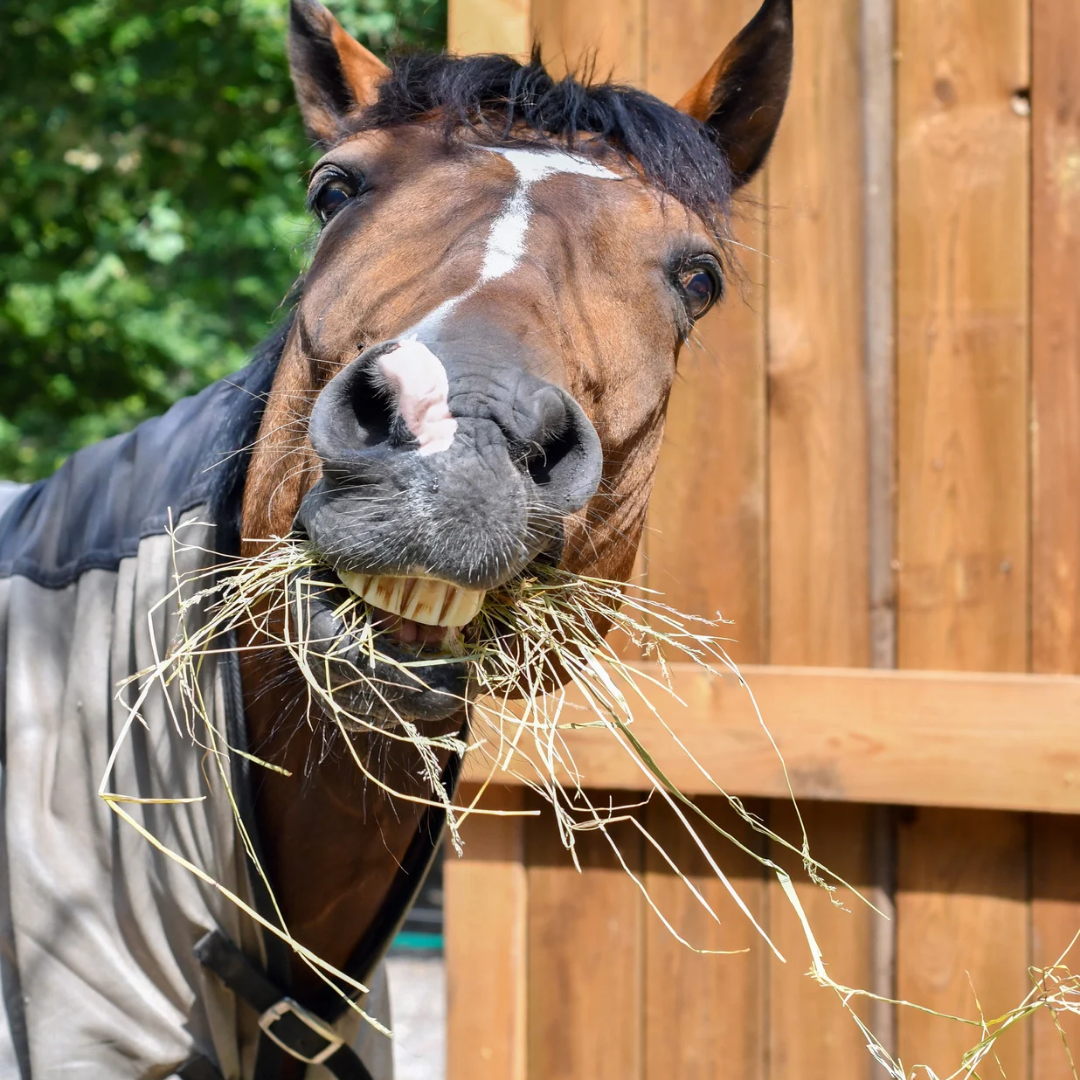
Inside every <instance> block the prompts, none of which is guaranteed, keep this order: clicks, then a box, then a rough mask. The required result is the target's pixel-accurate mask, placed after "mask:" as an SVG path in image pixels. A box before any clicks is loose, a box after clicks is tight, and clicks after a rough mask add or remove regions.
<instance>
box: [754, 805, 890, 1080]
mask: <svg viewBox="0 0 1080 1080" xmlns="http://www.w3.org/2000/svg"><path fill="white" fill-rule="evenodd" d="M800 809H801V811H802V814H803V820H804V821H805V823H806V832H807V836H808V837H809V840H810V851H811V853H812V854H813V855H814V857H815V858H817V859H818V860H819V861H820V862H822V863H824V864H825V865H826V866H828V867H829V868H830V869H831V870H834V871H835V872H836V873H837V874H839V875H841V876H842V877H843V878H844V879H845V880H847V881H848V882H850V883H851V884H852V885H854V886H855V887H856V888H857V889H860V890H865V889H866V887H867V885H868V883H869V882H870V880H871V874H872V867H871V847H870V840H871V815H870V810H869V808H868V807H865V806H842V805H839V804H836V803H804V804H803V805H802V806H801V807H800ZM769 824H770V827H771V828H772V829H773V831H774V832H776V833H778V834H779V835H780V836H783V837H784V838H785V839H786V840H788V841H789V842H790V843H792V844H794V845H795V846H796V847H799V846H800V845H801V843H802V837H801V835H800V832H799V828H798V822H797V820H796V818H795V812H794V808H793V807H792V805H791V803H790V802H787V803H785V802H780V801H777V802H774V803H772V804H771V812H770V819H769ZM770 854H771V855H772V858H773V859H774V860H775V861H776V862H778V863H780V864H781V865H783V866H786V867H787V868H788V871H789V872H790V873H791V875H792V879H793V881H794V882H795V891H796V893H797V895H798V897H799V902H800V903H801V904H802V906H803V910H804V911H805V912H806V916H807V919H808V920H809V922H810V925H811V926H812V927H813V930H814V937H815V938H816V940H817V942H818V945H819V946H820V947H821V950H822V954H823V955H824V958H825V961H826V963H827V964H828V970H829V974H830V975H831V976H832V978H834V979H835V980H836V981H837V982H839V983H841V984H842V985H846V986H850V987H865V986H869V985H870V984H871V982H872V979H873V971H872V961H873V954H872V950H871V921H872V920H873V919H877V916H875V915H874V914H873V912H871V911H870V909H869V908H868V907H866V905H865V904H863V903H862V902H861V901H860V900H859V899H858V898H857V897H855V896H853V895H852V894H851V893H850V892H847V891H846V890H844V891H842V892H841V893H839V894H838V895H837V898H838V899H840V900H841V902H842V903H843V905H844V907H843V908H840V907H837V906H836V905H835V904H834V903H833V901H832V899H831V898H830V894H829V893H827V892H826V891H825V890H824V889H822V888H821V887H820V886H818V885H815V884H813V883H812V882H810V881H808V880H806V875H805V874H804V873H803V872H802V868H801V861H800V860H799V858H798V857H797V856H793V855H792V853H791V852H788V851H783V850H781V849H779V848H778V846H777V845H775V844H774V845H773V847H772V850H771V852H770ZM769 894H770V895H769V934H770V935H771V937H772V939H773V941H774V942H775V943H776V945H777V947H778V948H779V949H780V951H781V952H782V953H783V955H784V957H785V959H786V960H787V963H786V964H780V963H777V962H774V963H773V964H772V966H771V968H770V985H769V1020H770V1022H769V1034H770V1046H769V1063H770V1064H769V1068H770V1075H771V1076H773V1077H783V1080H835V1078H836V1077H841V1076H842V1077H844V1078H845V1080H856V1078H865V1080H871V1078H874V1080H876V1078H877V1077H878V1076H880V1069H879V1068H878V1066H876V1065H874V1064H873V1062H872V1061H871V1059H870V1055H869V1054H868V1053H867V1050H866V1040H865V1039H864V1037H863V1035H862V1032H861V1031H860V1030H859V1028H858V1026H857V1025H856V1023H855V1021H854V1020H853V1019H852V1017H851V1016H850V1015H849V1014H848V1013H847V1012H846V1011H845V1010H844V1009H843V1008H842V1007H841V1005H840V1002H839V1000H838V999H837V997H836V994H835V993H834V991H832V990H830V989H828V988H826V987H822V986H819V985H818V984H817V983H815V982H813V981H812V980H811V979H810V977H809V976H808V975H807V974H806V973H807V971H808V970H809V968H810V950H809V947H808V946H807V944H806V938H805V935H804V934H803V931H802V927H801V924H800V922H799V918H798V915H797V913H796V912H795V910H794V908H792V906H791V904H790V903H789V902H788V900H787V899H786V897H785V896H784V893H783V891H782V889H781V888H780V885H779V883H778V882H777V881H776V880H775V878H774V880H773V881H772V882H771V883H770V885H769ZM856 1007H857V1011H858V1013H859V1015H860V1017H861V1019H863V1020H864V1021H866V1020H867V1019H868V1018H869V1005H868V1003H867V1002H866V1001H865V1000H864V1001H862V1002H860V1003H858V1005H857V1006H856Z"/></svg>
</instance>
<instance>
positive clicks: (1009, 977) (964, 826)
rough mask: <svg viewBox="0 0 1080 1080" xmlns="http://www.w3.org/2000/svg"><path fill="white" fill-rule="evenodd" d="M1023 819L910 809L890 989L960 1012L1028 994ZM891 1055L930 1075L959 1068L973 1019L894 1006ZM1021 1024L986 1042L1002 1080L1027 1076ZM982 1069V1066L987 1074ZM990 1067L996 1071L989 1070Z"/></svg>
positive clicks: (903, 835) (1006, 1004) (968, 1014)
mask: <svg viewBox="0 0 1080 1080" xmlns="http://www.w3.org/2000/svg"><path fill="white" fill-rule="evenodd" d="M1027 840H1028V832H1027V820H1026V818H1025V816H1024V815H1023V814H1013V813H1007V812H1004V811H993V810H940V809H933V808H931V809H918V810H911V811H909V812H907V815H906V817H905V818H904V819H903V820H902V821H901V823H900V825H899V840H898V848H899V855H898V864H899V865H898V871H897V894H896V911H897V993H898V995H899V997H900V998H901V999H904V1000H906V1001H911V1002H914V1003H915V1004H917V1005H922V1006H925V1007H927V1008H930V1009H935V1010H937V1011H939V1012H944V1013H950V1014H952V1015H954V1016H961V1017H965V1018H968V1019H970V1020H976V1021H977V1020H978V1019H979V1007H980V1006H981V1008H982V1012H983V1014H984V1015H985V1016H987V1017H989V1018H993V1017H996V1016H1000V1015H1001V1014H1002V1013H1004V1012H1006V1011H1007V1010H1009V1009H1013V1008H1015V1007H1016V1006H1017V1005H1019V1004H1020V1002H1021V1001H1022V1000H1023V998H1024V996H1025V994H1026V993H1027V992H1028V989H1029V984H1028V978H1027V966H1028V907H1027V891H1028V880H1027ZM897 1035H898V1045H899V1051H900V1055H901V1058H902V1059H903V1062H904V1065H905V1067H906V1068H907V1069H908V1070H910V1069H911V1068H912V1067H913V1066H915V1065H917V1064H923V1065H929V1066H931V1067H932V1068H933V1069H934V1070H935V1071H936V1072H937V1074H938V1075H939V1076H949V1075H951V1074H952V1073H953V1072H954V1071H955V1070H956V1069H959V1068H960V1063H961V1059H962V1057H963V1055H964V1054H965V1053H966V1052H967V1051H968V1050H969V1049H971V1047H973V1046H974V1045H975V1044H976V1043H978V1042H979V1041H980V1040H981V1038H982V1035H981V1032H980V1030H979V1028H978V1027H977V1026H975V1027H971V1026H966V1025H964V1024H960V1023H957V1022H956V1021H955V1020H948V1019H942V1018H939V1017H934V1016H930V1015H928V1014H926V1013H923V1012H918V1011H916V1010H915V1009H905V1008H901V1009H899V1010H898V1017H897ZM1029 1039H1030V1025H1027V1024H1019V1025H1017V1026H1016V1027H1015V1028H1013V1029H1012V1030H1011V1031H1009V1032H1007V1033H1006V1035H1005V1036H1003V1038H1002V1039H1001V1041H1000V1042H999V1043H998V1045H997V1047H996V1051H997V1055H998V1057H999V1058H1000V1060H1001V1063H1002V1066H1003V1068H1004V1071H1005V1075H1006V1076H1007V1077H1009V1080H1025V1078H1028V1077H1029V1073H1028V1062H1029V1054H1030V1051H1029ZM987 1075H989V1073H988V1074H987ZM995 1075H997V1074H996V1072H995Z"/></svg>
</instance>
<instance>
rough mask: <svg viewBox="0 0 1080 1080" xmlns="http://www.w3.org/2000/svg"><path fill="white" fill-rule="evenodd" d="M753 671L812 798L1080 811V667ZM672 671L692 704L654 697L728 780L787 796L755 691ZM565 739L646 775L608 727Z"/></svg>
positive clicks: (685, 765)
mask: <svg viewBox="0 0 1080 1080" xmlns="http://www.w3.org/2000/svg"><path fill="white" fill-rule="evenodd" d="M643 666H644V667H645V670H647V671H649V672H650V673H651V674H652V675H653V677H655V678H659V677H660V672H659V671H658V670H657V669H656V668H650V667H648V666H647V665H643ZM744 675H745V677H746V679H747V681H748V683H749V685H750V686H751V687H752V688H753V691H754V694H755V696H756V698H757V701H758V703H759V705H760V708H761V712H762V715H763V717H764V718H765V721H766V723H767V724H768V726H769V730H770V731H771V732H772V734H773V736H774V737H775V739H776V742H777V744H778V745H779V747H780V749H781V751H782V752H783V754H784V758H785V760H786V762H787V768H788V774H789V776H790V778H791V783H792V787H793V788H794V790H795V794H796V795H797V796H799V797H801V798H811V799H836V800H842V801H845V802H871V803H907V804H917V805H926V806H971V807H989V808H995V807H996V808H1000V809H1015V810H1046V811H1052V812H1060V813H1078V812H1080V742H1078V740H1077V738H1076V724H1077V720H1076V718H1077V717H1078V716H1080V677H1077V676H1066V675H1058V676H1055V675H1009V674H1000V675H998V674H988V675H975V674H965V673H935V672H907V671H870V670H857V669H853V670H829V669H821V668H817V669H815V668H790V669H785V668H774V667H768V666H765V667H751V668H747V669H744ZM672 676H673V685H674V688H675V690H676V692H677V693H678V695H679V697H680V698H681V699H682V700H683V701H684V702H685V703H686V706H685V708H684V707H683V706H682V705H680V704H679V703H678V702H677V701H675V700H674V699H672V698H671V697H670V696H669V695H668V694H667V693H666V692H665V691H662V690H659V689H652V690H648V691H647V692H648V694H649V697H650V699H651V700H652V701H653V702H654V703H655V705H656V707H657V708H658V709H659V710H661V711H662V714H663V716H664V718H665V720H666V721H667V723H668V724H670V725H671V727H672V728H673V729H674V730H675V731H676V732H677V733H678V734H679V736H680V738H681V739H682V740H683V741H684V743H685V744H686V745H687V746H688V747H689V748H690V750H691V751H692V752H693V754H694V755H695V757H697V758H698V760H699V761H700V762H702V763H703V764H704V765H705V766H706V768H707V769H708V770H709V771H710V773H711V774H712V775H713V777H714V778H715V779H716V781H717V782H718V783H720V784H721V785H723V786H724V788H725V789H726V790H729V791H732V792H736V793H738V794H741V795H759V796H765V797H783V796H785V795H786V793H787V789H786V786H785V783H784V774H783V770H782V769H781V767H780V765H779V763H778V762H777V759H776V755H775V752H774V751H773V749H772V746H771V745H770V743H769V741H768V739H767V737H766V736H765V734H764V732H763V731H762V729H761V727H760V725H759V723H758V719H757V716H756V714H755V713H754V710H753V708H752V707H751V704H750V700H749V697H748V696H747V694H746V691H745V690H743V689H741V688H740V687H739V686H738V684H737V682H736V681H735V680H734V679H733V678H731V677H727V678H723V679H721V678H719V677H718V676H713V675H710V674H708V673H705V672H703V671H701V670H700V669H699V668H697V667H695V666H692V665H675V666H674V667H673V670H672ZM577 707H579V708H580V704H579V705H578V706H577ZM570 708H571V711H569V712H567V713H566V714H565V716H566V717H567V718H569V717H570V716H573V715H575V714H574V711H573V708H574V707H573V706H570ZM635 731H636V732H637V733H638V737H639V738H640V739H641V741H642V742H643V743H644V744H645V745H646V746H647V747H648V748H649V750H650V752H651V753H652V754H653V755H654V757H655V758H656V760H657V762H658V764H659V767H660V768H661V769H662V770H663V771H664V772H665V773H666V775H668V776H669V777H670V778H671V779H672V781H673V782H674V783H675V784H677V785H678V786H679V788H680V789H681V790H682V791H684V792H686V793H687V794H691V795H694V794H708V793H710V791H712V790H713V789H711V788H710V787H709V786H708V784H707V783H706V782H705V781H704V780H703V779H702V777H701V774H700V773H699V772H698V771H697V770H696V769H695V768H694V767H693V766H692V765H691V764H690V763H689V761H688V759H687V757H686V755H685V754H684V753H683V752H682V751H680V750H679V749H678V748H677V747H676V746H675V744H674V742H673V741H672V739H671V737H670V736H668V735H666V734H665V733H664V732H663V731H662V729H661V728H660V727H659V725H658V723H657V721H656V720H655V719H651V718H650V716H649V715H648V713H647V712H646V711H645V710H644V708H642V709H641V710H640V711H639V714H638V717H637V719H636V722H635ZM566 739H567V743H568V745H569V746H570V747H571V749H572V752H573V754H574V758H575V760H576V762H577V765H578V767H579V768H580V769H581V771H582V773H583V775H584V776H585V779H586V782H587V783H589V784H591V785H597V786H620V787H625V788H639V789H640V788H643V787H644V786H645V784H644V781H643V779H642V774H641V771H640V769H639V768H638V767H637V766H636V765H635V764H634V762H633V760H632V759H631V758H630V756H629V755H628V754H625V753H624V752H623V751H622V750H620V749H618V747H616V746H615V744H614V742H613V740H612V739H611V737H610V736H609V735H608V734H607V733H606V732H604V731H602V730H598V729H595V728H593V729H584V730H577V731H568V732H567V733H566ZM478 767H479V766H472V768H478ZM472 775H475V773H473V774H472Z"/></svg>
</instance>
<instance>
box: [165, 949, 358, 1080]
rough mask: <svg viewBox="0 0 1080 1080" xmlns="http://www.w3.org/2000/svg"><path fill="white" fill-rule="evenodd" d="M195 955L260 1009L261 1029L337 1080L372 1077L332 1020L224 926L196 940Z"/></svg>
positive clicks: (284, 1048) (235, 990) (230, 987)
mask: <svg viewBox="0 0 1080 1080" xmlns="http://www.w3.org/2000/svg"><path fill="white" fill-rule="evenodd" d="M195 956H196V958H197V959H198V961H199V963H201V964H202V965H203V966H204V967H207V968H209V969H210V970H211V971H212V972H213V973H214V974H215V975H216V976H217V977H218V978H219V979H220V980H221V981H222V982H223V983H224V984H225V985H226V986H227V987H228V988H229V989H230V990H231V991H232V992H233V993H234V994H235V995H236V996H237V997H238V998H240V1000H241V1001H244V1002H246V1003H247V1004H248V1005H250V1006H251V1007H252V1008H253V1009H254V1010H255V1011H256V1012H257V1013H258V1014H259V1027H260V1029H261V1030H262V1032H263V1034H264V1035H265V1036H266V1037H267V1038H268V1039H270V1040H271V1042H274V1043H277V1045H278V1046H280V1047H281V1049H282V1050H284V1051H285V1052H286V1053H287V1054H289V1055H291V1056H292V1057H294V1058H296V1059H297V1060H298V1061H303V1062H306V1063H307V1064H309V1065H322V1067H323V1068H324V1069H328V1070H329V1071H330V1073H331V1074H332V1075H333V1076H335V1077H336V1078H337V1080H373V1078H372V1075H371V1073H370V1072H368V1069H367V1066H366V1065H365V1064H364V1063H363V1062H362V1061H361V1060H360V1058H359V1057H358V1056H357V1054H356V1051H355V1050H353V1048H352V1047H351V1046H349V1045H348V1044H347V1043H346V1042H345V1041H344V1040H343V1039H342V1038H341V1036H340V1035H338V1033H337V1032H336V1031H335V1030H334V1029H333V1027H332V1026H331V1025H330V1024H328V1023H327V1022H326V1021H325V1020H323V1019H321V1018H320V1017H318V1016H316V1015H315V1014H314V1013H312V1012H311V1011H310V1010H308V1009H305V1008H304V1007H303V1006H302V1005H300V1004H299V1003H298V1002H296V1001H294V1000H293V999H292V998H291V997H287V996H285V995H284V994H282V993H281V991H280V990H279V989H278V988H277V987H276V986H275V985H274V984H273V983H272V982H271V981H270V980H269V979H268V978H267V977H266V976H265V975H264V974H263V973H262V972H261V971H259V970H258V969H257V968H256V967H255V966H254V965H253V964H252V963H251V962H250V961H249V960H248V958H247V957H246V956H245V955H244V954H243V953H242V952H241V951H240V950H239V949H238V948H237V947H236V946H235V945H234V944H233V943H232V942H231V941H230V940H229V939H228V938H227V937H226V936H225V935H224V934H223V933H222V932H221V931H220V930H211V931H210V933H209V934H207V935H206V936H205V937H204V938H202V939H201V940H200V941H199V942H198V943H197V944H196V946H195ZM185 1080H186V1078H185ZM191 1080H196V1077H195V1076H192V1077H191Z"/></svg>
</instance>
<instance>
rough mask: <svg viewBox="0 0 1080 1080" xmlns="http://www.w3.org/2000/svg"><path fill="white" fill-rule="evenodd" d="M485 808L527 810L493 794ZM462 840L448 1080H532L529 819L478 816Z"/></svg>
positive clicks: (448, 932)
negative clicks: (528, 1048)
mask: <svg viewBox="0 0 1080 1080" xmlns="http://www.w3.org/2000/svg"><path fill="white" fill-rule="evenodd" d="M472 794H473V789H471V788H470V789H463V790H462V792H461V793H460V795H459V800H458V801H459V802H460V803H463V804H465V805H467V800H469V799H471V797H472ZM482 805H483V807H484V808H485V809H492V810H509V811H514V810H521V809H522V808H523V807H524V790H523V789H514V788H496V787H491V788H488V790H487V791H486V792H485V793H484V798H483V803H482ZM461 835H462V840H463V841H464V844H465V855H464V857H463V858H458V857H457V856H456V855H455V854H454V853H453V852H452V851H449V852H448V854H447V858H446V864H445V882H446V906H445V942H446V976H447V987H446V989H447V1030H448V1032H449V1033H450V1038H449V1039H448V1040H447V1078H448V1080H525V1075H526V1074H525V972H526V966H525V965H526V953H525V935H526V925H525V914H526V908H527V896H526V880H525V863H524V846H525V845H524V836H525V824H524V819H523V818H520V817H488V816H480V815H476V816H473V817H470V818H469V819H468V820H467V821H466V822H465V825H464V826H463V828H462V833H461Z"/></svg>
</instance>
